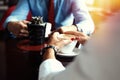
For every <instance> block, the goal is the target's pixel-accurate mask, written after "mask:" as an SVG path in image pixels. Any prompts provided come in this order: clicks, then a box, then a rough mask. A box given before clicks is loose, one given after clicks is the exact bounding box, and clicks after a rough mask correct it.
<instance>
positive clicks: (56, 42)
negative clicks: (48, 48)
mask: <svg viewBox="0 0 120 80" xmlns="http://www.w3.org/2000/svg"><path fill="white" fill-rule="evenodd" d="M61 35H62V34H60V33H59V32H54V33H52V34H51V35H50V36H49V38H50V39H49V41H48V45H52V46H55V47H57V48H58V49H60V48H62V47H63V46H64V45H66V44H68V43H70V42H71V41H72V40H71V39H65V38H60V37H59V36H61Z"/></svg>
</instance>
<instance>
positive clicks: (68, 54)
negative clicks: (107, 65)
mask: <svg viewBox="0 0 120 80" xmlns="http://www.w3.org/2000/svg"><path fill="white" fill-rule="evenodd" d="M78 54H79V53H76V52H70V53H62V52H58V53H57V55H59V56H63V57H74V56H77V55H78Z"/></svg>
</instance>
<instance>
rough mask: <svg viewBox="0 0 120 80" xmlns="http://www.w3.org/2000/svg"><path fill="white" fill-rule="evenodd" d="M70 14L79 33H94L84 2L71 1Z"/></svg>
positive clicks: (80, 0) (79, 0) (78, 0)
mask: <svg viewBox="0 0 120 80" xmlns="http://www.w3.org/2000/svg"><path fill="white" fill-rule="evenodd" d="M72 12H73V15H74V17H75V24H76V26H77V27H78V30H79V31H82V32H83V33H85V34H91V33H93V32H94V23H93V20H92V18H91V16H90V14H89V12H88V8H87V6H86V5H85V2H84V1H82V0H73V2H72Z"/></svg>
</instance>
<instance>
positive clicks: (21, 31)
mask: <svg viewBox="0 0 120 80" xmlns="http://www.w3.org/2000/svg"><path fill="white" fill-rule="evenodd" d="M20 33H22V34H28V33H29V32H28V30H25V29H21V30H20Z"/></svg>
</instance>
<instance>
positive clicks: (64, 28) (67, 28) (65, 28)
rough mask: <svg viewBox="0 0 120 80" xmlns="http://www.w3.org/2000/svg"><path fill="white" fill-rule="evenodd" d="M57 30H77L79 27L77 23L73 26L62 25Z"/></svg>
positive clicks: (63, 31)
mask: <svg viewBox="0 0 120 80" xmlns="http://www.w3.org/2000/svg"><path fill="white" fill-rule="evenodd" d="M56 31H58V32H60V33H61V34H62V33H65V32H67V31H77V27H76V26H75V25H71V26H62V27H60V28H58V29H57V30H56Z"/></svg>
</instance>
